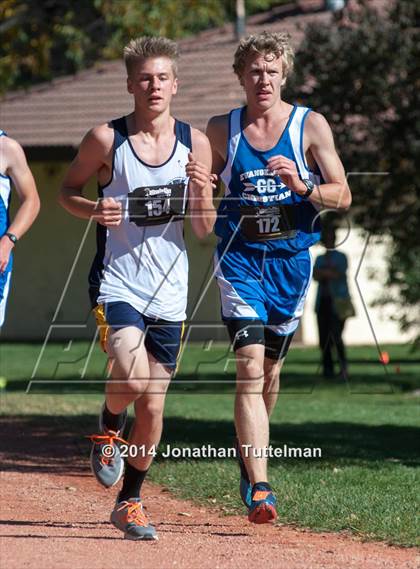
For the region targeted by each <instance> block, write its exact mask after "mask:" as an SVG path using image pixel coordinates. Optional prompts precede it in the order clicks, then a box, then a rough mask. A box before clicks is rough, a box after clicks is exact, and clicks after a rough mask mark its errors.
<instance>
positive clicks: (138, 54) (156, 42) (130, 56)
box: [124, 36, 178, 77]
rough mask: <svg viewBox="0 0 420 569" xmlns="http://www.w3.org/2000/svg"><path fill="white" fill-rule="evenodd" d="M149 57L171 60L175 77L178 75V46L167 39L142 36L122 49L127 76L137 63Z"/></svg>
mask: <svg viewBox="0 0 420 569" xmlns="http://www.w3.org/2000/svg"><path fill="white" fill-rule="evenodd" d="M150 57H167V58H168V59H170V60H171V63H172V70H173V72H174V75H175V77H176V76H177V73H178V65H177V61H178V46H177V44H176V43H175V42H174V41H172V40H169V39H168V38H164V37H160V36H156V37H152V36H142V37H140V38H136V39H133V40H131V41H130V42H129V43H128V44H127V45H126V46H125V48H124V62H125V67H126V69H127V74H128V75H130V73H131V72H132V71H133V69H134V67H135V65H136V64H137V62H138V61H141V60H144V59H148V58H150Z"/></svg>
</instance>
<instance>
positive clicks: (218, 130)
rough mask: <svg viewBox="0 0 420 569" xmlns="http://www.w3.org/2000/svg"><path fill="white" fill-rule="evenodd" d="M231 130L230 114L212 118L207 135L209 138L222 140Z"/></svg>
mask: <svg viewBox="0 0 420 569" xmlns="http://www.w3.org/2000/svg"><path fill="white" fill-rule="evenodd" d="M228 130H229V114H224V115H215V116H214V117H211V119H210V120H209V122H208V124H207V134H208V136H209V137H216V138H220V137H222V136H223V135H226V136H227V133H228Z"/></svg>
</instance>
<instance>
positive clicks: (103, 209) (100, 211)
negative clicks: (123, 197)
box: [59, 125, 122, 227]
mask: <svg viewBox="0 0 420 569" xmlns="http://www.w3.org/2000/svg"><path fill="white" fill-rule="evenodd" d="M113 140H114V135H113V132H112V129H110V128H109V127H108V126H107V125H101V126H99V127H95V128H93V129H92V130H90V131H89V132H88V133H87V134H86V136H85V137H84V139H83V140H82V143H81V145H80V148H79V151H78V153H77V156H76V158H75V159H74V160H73V162H72V164H71V165H70V168H69V170H68V172H67V174H66V176H65V178H64V181H63V184H62V186H61V191H60V196H59V203H60V204H61V205H62V206H63V207H64V208H65V209H66V210H67V211H69V212H70V213H71V214H73V215H74V216H76V217H80V218H82V219H89V218H91V217H93V218H94V219H95V220H96V221H98V222H99V223H101V224H102V225H105V226H106V227H113V226H116V225H119V224H120V222H121V219H122V208H121V204H120V203H118V202H116V201H115V200H114V199H113V198H105V199H102V200H100V201H98V202H95V201H92V200H89V199H87V198H85V197H84V196H83V188H84V186H85V185H86V184H87V182H88V181H89V180H90V178H92V176H94V175H98V176H99V175H100V174H101V172H102V173H104V172H108V174H107V176H108V178H109V177H110V176H111V175H112V172H111V168H112V148H113Z"/></svg>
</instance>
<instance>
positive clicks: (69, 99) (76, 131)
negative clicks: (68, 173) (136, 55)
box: [0, 0, 331, 147]
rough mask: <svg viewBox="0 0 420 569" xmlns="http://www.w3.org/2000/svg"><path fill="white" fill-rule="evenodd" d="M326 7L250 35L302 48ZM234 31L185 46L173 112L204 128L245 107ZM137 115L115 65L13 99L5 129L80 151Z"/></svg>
mask: <svg viewBox="0 0 420 569" xmlns="http://www.w3.org/2000/svg"><path fill="white" fill-rule="evenodd" d="M322 6H323V1H322V0H307V1H303V0H301V2H296V3H293V4H288V5H286V6H281V7H278V8H274V9H273V10H271V11H269V12H265V13H263V14H258V15H255V16H253V17H251V18H249V19H248V21H247V30H246V31H247V33H253V32H258V31H263V30H269V31H288V32H289V33H290V34H291V36H292V38H293V41H294V43H295V45H297V44H298V43H299V42H300V40H301V37H302V35H303V31H302V30H303V28H304V27H305V25H306V24H308V23H309V22H321V21H328V20H329V19H330V18H331V15H330V14H329V13H327V12H325V11H324V10H323V9H322ZM232 29H233V28H232V25H231V24H229V25H225V26H223V27H222V28H217V29H213V30H208V31H205V32H202V33H200V34H198V35H196V36H194V37H192V38H187V39H185V40H182V41H181V42H179V46H180V53H181V57H180V62H179V90H178V94H177V96H176V97H175V98H174V101H173V105H172V112H173V114H174V116H176V117H177V118H179V119H181V120H184V121H186V122H190V123H191V124H192V125H193V126H195V127H197V128H200V129H204V128H205V125H206V123H207V120H208V118H209V117H210V116H212V115H214V114H219V113H224V112H226V111H228V110H229V109H230V108H232V107H234V106H239V105H241V104H242V103H243V94H242V89H241V87H240V85H239V83H238V80H237V78H236V76H235V75H234V74H233V71H232V61H233V53H234V51H235V48H236V45H237V42H236V40H235V39H234V37H233V31H232ZM131 109H132V98H131V96H130V95H128V93H127V92H126V74H125V69H124V65H123V62H122V61H108V62H103V63H100V64H97V65H95V67H94V68H91V69H89V70H86V71H83V72H81V73H77V74H76V75H74V76H71V77H65V78H62V79H57V80H55V81H52V82H48V83H44V84H41V85H39V86H36V87H33V88H31V89H30V90H28V91H21V92H15V93H11V94H9V95H7V96H6V97H5V99H4V100H3V101H2V104H1V115H0V119H1V121H0V122H1V128H3V129H4V130H6V131H7V132H9V134H10V135H11V136H13V137H14V138H16V139H17V140H19V141H20V142H21V144H23V145H24V146H27V147H28V146H31V147H40V146H78V144H79V143H80V140H81V138H82V136H83V134H84V133H85V132H86V131H87V130H88V129H89V128H91V127H92V126H94V125H97V124H101V123H103V122H106V121H108V120H109V119H112V118H115V117H118V116H121V115H123V114H126V113H128V112H130V111H131Z"/></svg>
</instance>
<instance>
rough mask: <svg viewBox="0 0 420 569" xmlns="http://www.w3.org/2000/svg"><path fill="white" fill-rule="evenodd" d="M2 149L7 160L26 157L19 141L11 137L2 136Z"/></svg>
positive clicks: (0, 143)
mask: <svg viewBox="0 0 420 569" xmlns="http://www.w3.org/2000/svg"><path fill="white" fill-rule="evenodd" d="M0 148H1V152H2V154H3V156H4V157H5V158H6V159H11V158H14V157H20V156H24V152H23V148H22V146H21V145H20V144H19V142H18V141H17V140H15V139H14V138H11V137H10V136H0Z"/></svg>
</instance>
